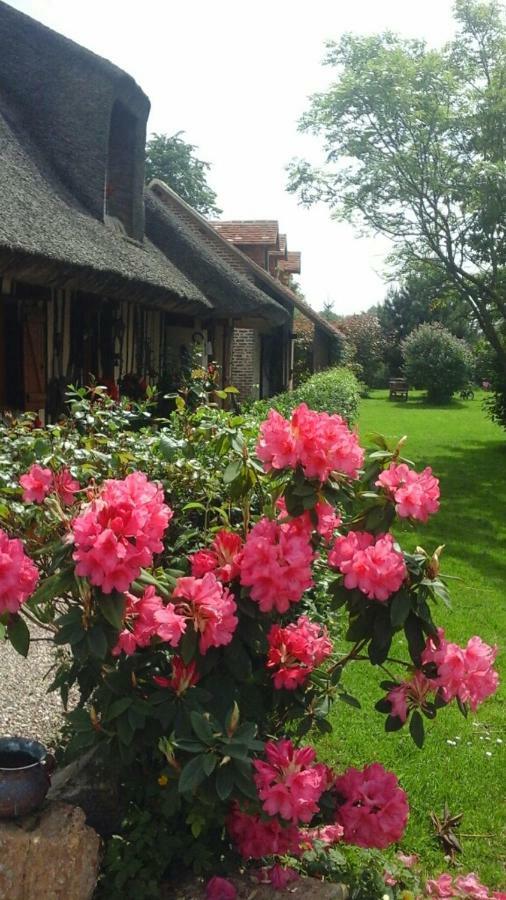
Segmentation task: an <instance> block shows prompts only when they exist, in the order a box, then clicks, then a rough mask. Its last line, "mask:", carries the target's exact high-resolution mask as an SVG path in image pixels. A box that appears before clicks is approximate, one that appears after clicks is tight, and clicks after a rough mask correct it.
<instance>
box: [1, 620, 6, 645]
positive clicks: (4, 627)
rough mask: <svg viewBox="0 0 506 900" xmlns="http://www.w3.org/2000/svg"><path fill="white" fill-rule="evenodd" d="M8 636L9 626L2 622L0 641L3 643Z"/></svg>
mask: <svg viewBox="0 0 506 900" xmlns="http://www.w3.org/2000/svg"><path fill="white" fill-rule="evenodd" d="M6 634H7V626H6V625H4V623H3V622H0V641H3V639H4V637H5V635H6Z"/></svg>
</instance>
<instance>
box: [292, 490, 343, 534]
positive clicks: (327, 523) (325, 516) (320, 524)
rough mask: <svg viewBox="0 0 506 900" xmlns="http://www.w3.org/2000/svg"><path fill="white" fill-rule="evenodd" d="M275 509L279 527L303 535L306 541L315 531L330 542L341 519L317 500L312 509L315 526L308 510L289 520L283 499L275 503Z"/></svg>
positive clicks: (328, 505)
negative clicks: (277, 513)
mask: <svg viewBox="0 0 506 900" xmlns="http://www.w3.org/2000/svg"><path fill="white" fill-rule="evenodd" d="M276 507H277V509H278V510H279V515H278V522H279V523H280V525H281V527H282V528H283V529H284V530H287V531H288V530H289V531H296V532H298V533H299V534H305V535H307V537H308V539H309V538H310V537H311V535H312V533H313V531H315V530H316V531H317V533H318V534H320V535H321V536H322V537H323V538H324V539H325V540H326V541H331V540H332V538H333V536H334V531H335V530H336V528H339V526H340V524H341V517H340V516H339V515H338V514H337V513H336V511H335V509H334V507H333V506H331V504H330V503H326V502H325V501H324V500H319V501H318V502H317V504H316V506H315V507H314V513H315V516H316V524H315V523H314V522H313V519H312V516H311V513H310V512H309V510H306V512H305V513H303V514H302V515H301V516H295V517H294V518H293V519H290V518H289V517H288V513H287V510H286V502H285V499H284V497H280V499H279V500H278V501H277V503H276Z"/></svg>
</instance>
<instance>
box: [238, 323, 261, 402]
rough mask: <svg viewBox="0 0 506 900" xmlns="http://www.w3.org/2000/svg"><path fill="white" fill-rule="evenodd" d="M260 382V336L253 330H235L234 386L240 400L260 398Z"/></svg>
mask: <svg viewBox="0 0 506 900" xmlns="http://www.w3.org/2000/svg"><path fill="white" fill-rule="evenodd" d="M259 382H260V335H259V334H258V333H257V332H256V331H253V330H252V329H251V328H235V329H234V339H233V343H232V384H233V385H234V387H236V388H237V389H238V391H239V398H240V399H243V400H246V399H250V398H252V397H253V398H255V397H258V384H259Z"/></svg>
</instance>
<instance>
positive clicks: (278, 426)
mask: <svg viewBox="0 0 506 900" xmlns="http://www.w3.org/2000/svg"><path fill="white" fill-rule="evenodd" d="M257 456H258V458H259V459H260V460H262V462H263V464H264V468H265V469H266V471H270V470H271V469H285V468H291V469H294V468H295V467H296V466H297V465H300V466H302V469H303V471H304V475H305V476H306V478H317V479H318V480H319V481H321V482H323V481H325V480H326V479H327V478H328V477H329V475H331V474H332V473H337V474H342V475H347V476H349V477H351V478H356V477H357V474H358V470H359V469H360V467H361V466H362V463H363V460H364V452H363V450H362V449H361V447H360V446H359V444H358V440H357V436H356V434H354V433H353V432H352V431H350V429H349V428H348V426H347V424H346V422H345V421H344V419H342V418H341V417H340V416H337V415H332V416H331V415H329V414H328V413H326V412H322V413H318V412H314V411H312V410H310V409H308V407H307V406H306V404H305V403H301V405H300V406H298V407H297V408H296V409H295V410H294V411H293V413H292V415H291V418H290V421H287V420H286V419H284V418H283V417H282V416H280V414H279V413H277V412H276V411H275V410H272V409H271V410H270V411H269V415H268V417H267V419H266V420H265V422H263V423H262V425H261V426H260V439H259V442H258V444H257Z"/></svg>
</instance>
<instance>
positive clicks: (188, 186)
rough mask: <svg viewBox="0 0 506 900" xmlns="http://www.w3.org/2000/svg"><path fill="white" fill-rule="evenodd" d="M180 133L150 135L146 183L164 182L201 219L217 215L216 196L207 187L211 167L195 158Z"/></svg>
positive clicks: (181, 132)
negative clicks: (194, 210)
mask: <svg viewBox="0 0 506 900" xmlns="http://www.w3.org/2000/svg"><path fill="white" fill-rule="evenodd" d="M182 134H184V132H183V131H177V132H176V133H175V134H172V135H167V134H153V135H151V137H150V138H149V140H148V142H147V144H146V182H147V183H149V182H150V181H152V179H153V178H159V179H160V180H161V181H165V182H166V184H168V185H169V187H171V188H172V190H174V191H176V193H177V194H179V196H180V197H182V199H183V200H186V202H187V203H189V204H190V206H193V207H194V209H196V210H197V212H200V213H202V215H205V216H207V215H220V213H221V209H220V208H219V207H218V206H217V205H216V193H215V191H213V189H212V188H211V187H209V185H208V183H207V173H208V172H209V170H210V168H211V166H210V164H209V163H208V162H204V161H203V160H202V159H198V157H197V156H195V150H197V147H196V145H195V144H189V143H188V142H187V141H184V140H183V138H182V137H181V135H182Z"/></svg>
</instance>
